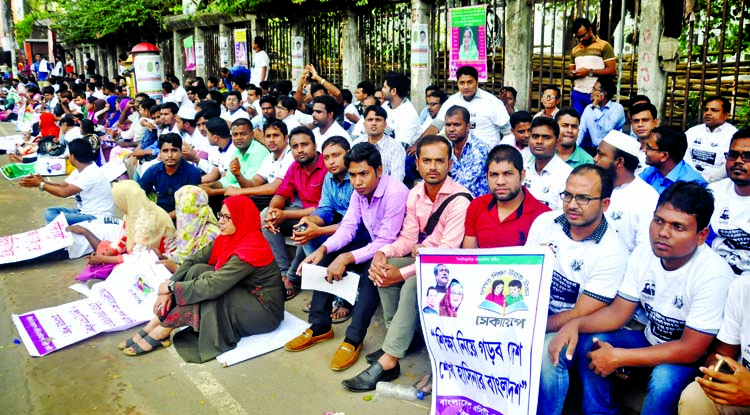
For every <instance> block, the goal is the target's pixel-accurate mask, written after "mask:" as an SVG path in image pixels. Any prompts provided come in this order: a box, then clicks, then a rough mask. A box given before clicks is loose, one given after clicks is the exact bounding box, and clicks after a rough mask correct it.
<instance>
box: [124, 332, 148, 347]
mask: <svg viewBox="0 0 750 415" xmlns="http://www.w3.org/2000/svg"><path fill="white" fill-rule="evenodd" d="M138 335H139V336H141V338H145V337H146V336H148V333H146V330H143V329H140V330H138ZM134 344H136V343H135V342H134V341H133V338H132V337H131V338H129V339H127V340H125V341H123V342H121V343H120V344H118V345H117V348H118V349H120V350H125V349H127V348H128V347H132V346H133V345H134Z"/></svg>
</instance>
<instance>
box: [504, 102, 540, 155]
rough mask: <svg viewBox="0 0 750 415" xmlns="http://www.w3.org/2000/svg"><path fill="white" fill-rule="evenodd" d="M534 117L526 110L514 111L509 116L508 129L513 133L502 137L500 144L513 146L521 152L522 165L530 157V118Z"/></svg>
mask: <svg viewBox="0 0 750 415" xmlns="http://www.w3.org/2000/svg"><path fill="white" fill-rule="evenodd" d="M533 118H534V117H532V116H531V113H529V112H528V111H516V112H514V113H513V115H511V116H510V131H511V132H512V133H513V135H511V136H509V137H505V138H503V140H502V142H501V143H500V144H507V145H509V146H513V147H515V148H516V150H518V151H520V152H521V157H523V165H524V166H525V165H526V164H527V163H528V162H529V160H530V159H531V149H530V148H529V139H530V138H531V120H532V119H533Z"/></svg>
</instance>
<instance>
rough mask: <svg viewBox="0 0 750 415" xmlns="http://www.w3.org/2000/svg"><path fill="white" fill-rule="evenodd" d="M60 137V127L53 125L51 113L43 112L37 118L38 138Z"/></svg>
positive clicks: (53, 118) (53, 119)
mask: <svg viewBox="0 0 750 415" xmlns="http://www.w3.org/2000/svg"><path fill="white" fill-rule="evenodd" d="M50 135H51V136H55V137H59V136H60V127H58V126H57V124H55V116H54V115H53V114H52V113H51V112H43V113H42V114H41V115H40V116H39V137H47V136H50Z"/></svg>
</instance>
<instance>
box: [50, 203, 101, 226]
mask: <svg viewBox="0 0 750 415" xmlns="http://www.w3.org/2000/svg"><path fill="white" fill-rule="evenodd" d="M61 213H62V214H64V215H65V220H67V221H68V225H75V224H76V223H80V222H85V221H87V220H94V219H96V216H94V215H86V214H83V213H81V212H80V211H79V210H78V209H76V208H66V207H51V208H49V209H47V211H45V212H44V219H45V220H46V221H47V223H50V222H52V221H53V220H55V218H56V217H57V215H59V214H61Z"/></svg>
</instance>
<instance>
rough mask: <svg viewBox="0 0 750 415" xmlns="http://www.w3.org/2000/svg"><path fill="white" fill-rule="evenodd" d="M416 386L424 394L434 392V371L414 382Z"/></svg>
mask: <svg viewBox="0 0 750 415" xmlns="http://www.w3.org/2000/svg"><path fill="white" fill-rule="evenodd" d="M414 388H415V389H416V390H418V391H422V393H423V394H424V396H427V395H430V394H432V373H428V374H426V375H424V376H423V377H422V379H420V380H418V381H417V382H416V383H414Z"/></svg>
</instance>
